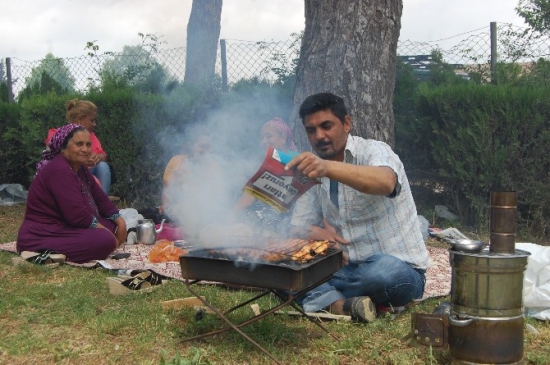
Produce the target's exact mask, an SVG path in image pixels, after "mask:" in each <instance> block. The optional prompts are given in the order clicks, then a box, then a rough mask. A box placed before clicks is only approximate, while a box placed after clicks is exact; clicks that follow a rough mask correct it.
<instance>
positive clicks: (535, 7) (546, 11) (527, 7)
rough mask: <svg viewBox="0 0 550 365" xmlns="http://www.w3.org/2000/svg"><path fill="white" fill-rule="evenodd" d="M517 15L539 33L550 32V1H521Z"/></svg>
mask: <svg viewBox="0 0 550 365" xmlns="http://www.w3.org/2000/svg"><path fill="white" fill-rule="evenodd" d="M516 13H517V14H518V15H519V16H520V17H522V18H523V19H524V20H525V22H526V23H527V24H529V26H530V27H531V28H532V29H533V30H535V31H537V32H541V33H543V32H548V31H550V1H549V0H520V1H519V3H518V6H517V7H516Z"/></svg>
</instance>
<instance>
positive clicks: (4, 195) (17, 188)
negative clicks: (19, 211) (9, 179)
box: [0, 184, 29, 206]
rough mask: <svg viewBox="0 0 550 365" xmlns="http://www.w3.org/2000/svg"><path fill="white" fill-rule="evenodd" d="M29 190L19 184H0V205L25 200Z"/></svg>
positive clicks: (18, 202)
mask: <svg viewBox="0 0 550 365" xmlns="http://www.w3.org/2000/svg"><path fill="white" fill-rule="evenodd" d="M27 195H29V192H28V191H26V190H25V188H23V185H21V184H0V205H2V206H10V205H15V204H22V203H24V202H26V201H27Z"/></svg>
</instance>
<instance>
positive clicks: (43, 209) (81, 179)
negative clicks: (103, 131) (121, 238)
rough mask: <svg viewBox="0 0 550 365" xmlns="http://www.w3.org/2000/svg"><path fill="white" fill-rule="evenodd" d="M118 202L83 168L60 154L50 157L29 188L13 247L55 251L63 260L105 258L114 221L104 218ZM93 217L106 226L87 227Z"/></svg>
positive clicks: (112, 240) (111, 244)
mask: <svg viewBox="0 0 550 365" xmlns="http://www.w3.org/2000/svg"><path fill="white" fill-rule="evenodd" d="M116 213H118V209H117V207H116V206H115V205H114V204H113V203H112V202H111V201H110V200H109V197H108V196H107V195H106V194H105V193H104V192H103V190H101V188H100V187H99V185H98V184H97V183H96V182H95V181H94V178H93V177H92V174H91V173H90V172H89V170H88V169H87V168H86V167H81V168H80V169H79V170H78V173H75V171H74V170H73V169H72V168H71V166H70V165H69V162H68V161H67V160H66V159H65V157H63V156H62V155H58V156H56V157H54V158H53V159H52V160H51V161H50V163H49V164H47V165H46V166H45V167H44V168H43V169H42V170H41V171H40V172H39V173H38V174H37V175H36V177H35V179H34V181H33V182H32V184H31V186H30V188H29V194H28V196H27V207H26V211H25V218H24V220H23V223H22V224H21V227H19V234H18V235H17V250H18V251H19V252H21V251H36V250H40V249H50V250H55V251H58V252H60V253H62V254H64V255H65V256H67V260H69V261H73V262H78V263H83V262H87V261H90V260H103V259H105V258H107V256H108V255H109V254H110V253H111V252H113V251H114V250H115V249H116V246H117V240H116V237H115V236H114V232H115V228H116V225H115V223H114V222H113V221H111V220H108V219H107V218H108V217H111V216H113V215H114V214H116ZM94 217H95V218H96V219H97V221H98V222H99V223H101V224H102V225H103V226H105V227H106V228H107V229H102V228H91V226H92V222H94Z"/></svg>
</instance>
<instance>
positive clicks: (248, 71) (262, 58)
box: [5, 24, 550, 96]
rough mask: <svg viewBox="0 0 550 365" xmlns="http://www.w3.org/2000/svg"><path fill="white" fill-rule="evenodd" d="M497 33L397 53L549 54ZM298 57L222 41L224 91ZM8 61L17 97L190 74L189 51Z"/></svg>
mask: <svg viewBox="0 0 550 365" xmlns="http://www.w3.org/2000/svg"><path fill="white" fill-rule="evenodd" d="M494 29H495V31H494V32H492V31H491V27H490V26H489V25H488V26H487V27H484V28H480V29H476V30H473V31H470V32H467V33H463V34H460V35H457V36H454V37H450V38H447V39H442V40H439V41H435V42H415V41H410V40H402V41H399V42H398V47H397V54H398V56H399V58H400V60H402V61H404V62H406V63H409V64H410V65H412V66H413V67H415V68H416V69H417V70H425V69H429V64H430V62H431V56H430V55H431V54H432V52H433V51H435V50H437V51H438V52H439V53H440V54H441V56H442V60H443V61H444V62H446V63H449V64H452V65H455V66H457V67H461V66H468V65H470V66H471V65H488V64H489V63H490V62H491V60H492V57H494V58H493V59H498V61H499V62H519V63H529V62H534V61H536V60H537V59H539V58H541V57H542V58H548V56H549V55H550V39H549V37H548V36H538V37H533V36H527V35H525V30H526V29H525V28H521V27H517V26H513V25H511V24H498V26H495V27H494ZM453 43H454V44H453ZM136 48H138V49H139V48H140V47H136ZM298 57H299V39H298V38H296V39H294V40H288V41H280V42H274V41H272V42H269V41H265V42H250V41H241V40H221V41H220V47H219V48H218V55H217V61H216V73H217V74H218V75H219V76H220V78H221V79H222V82H223V84H224V87H225V88H227V87H228V86H230V85H232V84H234V83H235V82H237V81H239V80H242V79H249V78H253V77H257V78H259V79H263V80H268V81H274V80H276V79H277V78H278V77H280V76H284V75H289V74H290V73H292V71H293V70H294V67H295V65H296V62H297V59H298ZM5 61H6V75H7V79H8V84H9V86H10V88H11V90H12V95H15V96H17V95H18V94H19V92H21V90H23V88H24V87H25V86H28V85H29V83H32V82H37V79H38V80H39V74H41V72H37V71H46V72H47V73H48V74H49V75H50V76H51V78H53V79H54V80H59V79H61V78H62V77H61V76H62V74H63V75H64V76H65V78H64V80H65V81H64V82H69V83H70V82H72V85H62V86H66V88H69V89H71V88H72V89H74V90H78V91H84V90H87V89H88V88H89V87H90V86H91V85H98V84H99V82H100V80H101V72H102V70H105V68H108V69H110V70H111V71H112V72H114V73H117V72H118V73H128V71H129V70H131V69H132V68H134V69H135V68H137V69H140V67H141V70H143V68H146V67H148V66H151V65H152V64H160V65H161V66H162V67H163V69H164V70H165V73H166V75H167V76H168V77H169V78H170V79H172V80H177V81H183V78H184V75H185V48H184V47H179V48H171V49H158V50H155V51H154V53H151V52H147V50H145V51H144V50H143V49H141V51H139V52H136V53H134V54H131V53H125V52H121V53H108V54H102V55H97V54H92V55H83V56H80V57H74V58H63V59H59V58H50V59H47V58H45V59H43V60H39V61H24V60H20V59H17V58H7V59H6V60H5ZM136 65H138V66H139V67H137V66H136ZM37 74H38V76H37ZM67 80H68V81H67Z"/></svg>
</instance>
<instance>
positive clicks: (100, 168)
mask: <svg viewBox="0 0 550 365" xmlns="http://www.w3.org/2000/svg"><path fill="white" fill-rule="evenodd" d="M90 172H91V173H92V175H94V176H95V177H97V179H98V180H99V182H100V183H101V189H102V190H103V191H104V192H105V194H107V195H109V190H110V189H111V168H110V167H109V165H107V162H104V161H101V162H99V163H98V164H97V165H95V166H94V167H92V168H90Z"/></svg>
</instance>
